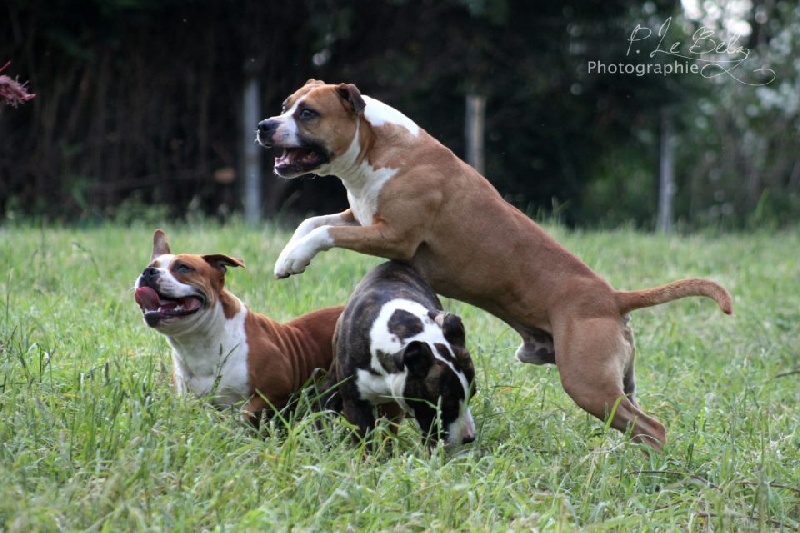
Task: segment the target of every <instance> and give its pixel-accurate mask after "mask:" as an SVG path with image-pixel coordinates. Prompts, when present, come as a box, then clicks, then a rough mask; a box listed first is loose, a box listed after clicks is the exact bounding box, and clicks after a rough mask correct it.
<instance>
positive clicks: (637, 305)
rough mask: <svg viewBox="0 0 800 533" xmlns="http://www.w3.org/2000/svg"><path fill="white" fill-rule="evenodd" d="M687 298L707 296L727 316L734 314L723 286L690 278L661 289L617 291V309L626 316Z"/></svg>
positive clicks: (729, 297)
mask: <svg viewBox="0 0 800 533" xmlns="http://www.w3.org/2000/svg"><path fill="white" fill-rule="evenodd" d="M687 296H705V297H707V298H711V299H712V300H714V301H715V302H717V305H719V308H720V309H722V312H723V313H725V314H726V315H730V314H732V313H733V304H732V302H731V295H730V294H729V293H728V291H726V290H725V288H724V287H722V286H721V285H719V284H717V283H714V282H713V281H709V280H707V279H700V278H688V279H681V280H678V281H673V282H672V283H667V284H666V285H662V286H660V287H653V288H652V289H642V290H640V291H617V293H616V299H617V307H618V308H619V312H620V314H625V313H627V312H629V311H633V310H635V309H642V308H643V307H652V306H654V305H659V304H664V303H667V302H671V301H672V300H677V299H679V298H686V297H687Z"/></svg>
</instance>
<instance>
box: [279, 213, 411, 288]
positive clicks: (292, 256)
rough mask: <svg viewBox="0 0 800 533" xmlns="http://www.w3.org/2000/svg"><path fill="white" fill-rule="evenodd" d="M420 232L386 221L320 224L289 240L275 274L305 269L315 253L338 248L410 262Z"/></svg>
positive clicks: (280, 274) (288, 274) (287, 274)
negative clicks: (342, 224)
mask: <svg viewBox="0 0 800 533" xmlns="http://www.w3.org/2000/svg"><path fill="white" fill-rule="evenodd" d="M420 233H421V230H420V229H419V228H409V229H406V230H404V231H398V230H397V229H396V228H394V227H392V226H389V225H388V224H386V223H384V222H378V223H376V224H372V225H370V226H320V227H318V228H315V229H313V230H311V231H310V232H309V233H308V234H307V235H305V236H304V237H301V238H300V239H298V240H296V241H295V240H292V241H289V243H288V244H287V245H286V247H285V248H284V249H283V251H282V252H281V254H280V256H278V261H277V262H276V263H275V277H276V278H286V277H289V276H291V275H292V274H299V273H301V272H303V271H304V270H305V269H306V267H307V266H308V265H309V263H311V260H312V259H313V258H314V256H315V255H317V254H318V253H320V252H324V251H326V250H330V249H331V248H334V247H336V248H346V249H348V250H354V251H356V252H360V253H362V254H369V255H375V256H378V257H383V258H386V259H398V260H405V261H408V260H410V259H411V258H412V257H413V256H414V252H416V249H417V246H419V243H420V236H419V235H420Z"/></svg>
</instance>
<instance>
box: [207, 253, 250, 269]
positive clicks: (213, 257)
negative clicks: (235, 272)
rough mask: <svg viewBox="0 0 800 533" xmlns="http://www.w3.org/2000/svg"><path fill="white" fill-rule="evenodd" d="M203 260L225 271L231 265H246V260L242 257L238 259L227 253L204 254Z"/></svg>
mask: <svg viewBox="0 0 800 533" xmlns="http://www.w3.org/2000/svg"><path fill="white" fill-rule="evenodd" d="M203 260H205V262H206V263H208V264H209V265H211V266H212V267H214V268H216V269H218V270H221V271H222V272H225V269H226V268H227V267H229V266H232V267H244V261H242V260H241V259H236V258H235V257H230V256H227V255H225V254H208V255H204V256H203Z"/></svg>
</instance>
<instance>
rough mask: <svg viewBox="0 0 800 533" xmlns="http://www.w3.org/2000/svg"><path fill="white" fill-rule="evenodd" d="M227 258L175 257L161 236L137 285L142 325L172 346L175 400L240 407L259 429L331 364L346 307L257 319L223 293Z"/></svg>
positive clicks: (232, 262)
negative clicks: (281, 319)
mask: <svg viewBox="0 0 800 533" xmlns="http://www.w3.org/2000/svg"><path fill="white" fill-rule="evenodd" d="M241 266H244V263H243V262H242V261H241V260H240V259H236V258H234V257H230V256H227V255H225V254H205V255H199V254H173V253H172V252H171V251H170V246H169V241H168V240H167V236H166V234H165V233H164V232H163V231H161V230H156V232H155V234H154V235H153V253H152V256H151V258H150V264H149V265H148V266H147V267H146V268H145V269H144V270H143V271H142V273H141V275H139V277H138V278H137V279H136V290H135V299H136V303H137V304H139V307H140V308H141V310H142V313H143V315H144V321H145V323H146V324H147V325H148V326H150V327H151V328H153V329H155V330H157V331H158V332H159V333H161V334H162V335H164V336H165V337H166V338H167V340H168V341H169V344H170V346H172V361H173V375H172V378H173V382H174V385H175V389H176V391H177V392H178V394H180V395H183V394H186V393H188V392H191V393H194V394H195V395H196V396H198V397H203V396H207V395H210V396H211V402H212V403H213V404H214V405H216V406H217V407H231V406H235V405H240V404H243V407H242V411H243V414H244V415H245V417H246V418H247V419H248V420H249V421H250V422H252V423H253V424H254V425H255V426H258V424H259V421H260V419H261V417H262V415H263V414H266V415H267V416H269V415H271V414H273V413H274V411H275V410H279V409H282V408H284V407H285V406H286V405H287V404H288V403H289V401H290V400H291V399H292V397H293V395H294V394H295V393H296V392H298V391H299V390H300V389H301V387H302V386H303V385H304V384H306V383H307V382H308V381H309V380H310V379H311V378H312V377H314V376H315V375H316V371H317V369H323V370H326V371H327V370H328V368H329V367H330V364H331V361H332V360H333V348H332V339H333V332H334V329H335V327H336V321H337V320H338V319H339V316H340V315H341V313H342V310H343V309H344V308H343V307H341V306H340V307H329V308H325V309H320V310H318V311H314V312H311V313H308V314H306V315H303V316H301V317H298V318H296V319H294V320H292V321H290V322H287V323H286V324H279V323H277V322H275V321H274V320H271V319H269V318H267V317H265V316H264V315H261V314H258V313H254V312H252V311H251V310H250V309H249V308H248V307H247V306H246V305H245V304H244V303H242V301H241V300H239V298H237V297H236V296H234V295H233V294H231V292H230V291H228V290H227V289H226V288H225V271H226V269H227V268H228V267H241Z"/></svg>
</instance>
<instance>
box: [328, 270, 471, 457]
mask: <svg viewBox="0 0 800 533" xmlns="http://www.w3.org/2000/svg"><path fill="white" fill-rule="evenodd" d="M334 338H335V341H334V346H335V353H334V359H333V364H332V365H331V369H330V372H328V376H327V378H326V380H325V382H324V383H323V385H322V390H323V391H324V392H323V394H324V395H326V396H331V400H332V401H326V404H325V405H326V406H328V407H333V408H334V409H335V410H337V411H341V412H342V413H343V414H344V416H345V418H347V420H348V421H349V422H350V423H351V424H353V425H355V426H356V428H357V429H358V434H359V436H360V437H361V438H362V439H363V438H364V437H365V436H366V435H367V433H368V432H369V431H371V430H372V428H373V427H374V426H375V411H376V410H378V411H380V412H381V413H382V414H387V415H388V416H389V418H390V419H392V420H393V421H394V422H395V423H397V422H399V421H400V420H402V418H403V416H404V415H405V414H408V415H410V416H413V417H414V418H415V419H416V421H417V424H419V427H420V429H421V430H422V435H423V440H424V441H425V442H427V443H428V444H430V445H431V446H433V445H435V444H436V443H437V442H439V441H442V442H444V443H445V446H455V445H458V444H462V443H467V442H472V441H473V440H475V422H474V421H473V419H472V414H471V413H470V410H469V401H470V398H471V397H473V396H474V395H475V368H474V366H473V364H472V358H471V357H470V354H469V352H468V351H467V347H466V332H465V330H464V324H463V323H462V322H461V319H460V318H459V317H458V316H456V315H454V314H451V313H446V312H445V311H444V310H443V309H442V304H441V302H440V301H439V298H438V297H437V296H436V293H434V292H433V289H431V288H430V287H429V286H428V284H427V283H425V281H424V280H423V279H422V278H421V277H420V276H419V274H418V273H417V271H416V270H414V269H413V268H412V267H411V266H409V265H408V264H406V263H400V262H397V261H389V262H388V263H384V264H382V265H378V266H377V267H375V268H374V269H372V270H371V271H369V272H368V273H367V275H366V276H364V278H363V279H362V280H361V282H359V284H358V286H357V287H356V288H355V290H354V291H353V294H351V295H350V299H349V300H348V301H347V305H346V306H345V308H344V312H343V313H342V316H341V317H340V319H339V323H338V324H337V326H336V333H335V335H334ZM330 391H334V392H333V394H332V395H331V394H330ZM376 408H377V409H376ZM392 427H393V428H396V424H395V425H394V426H392Z"/></svg>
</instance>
